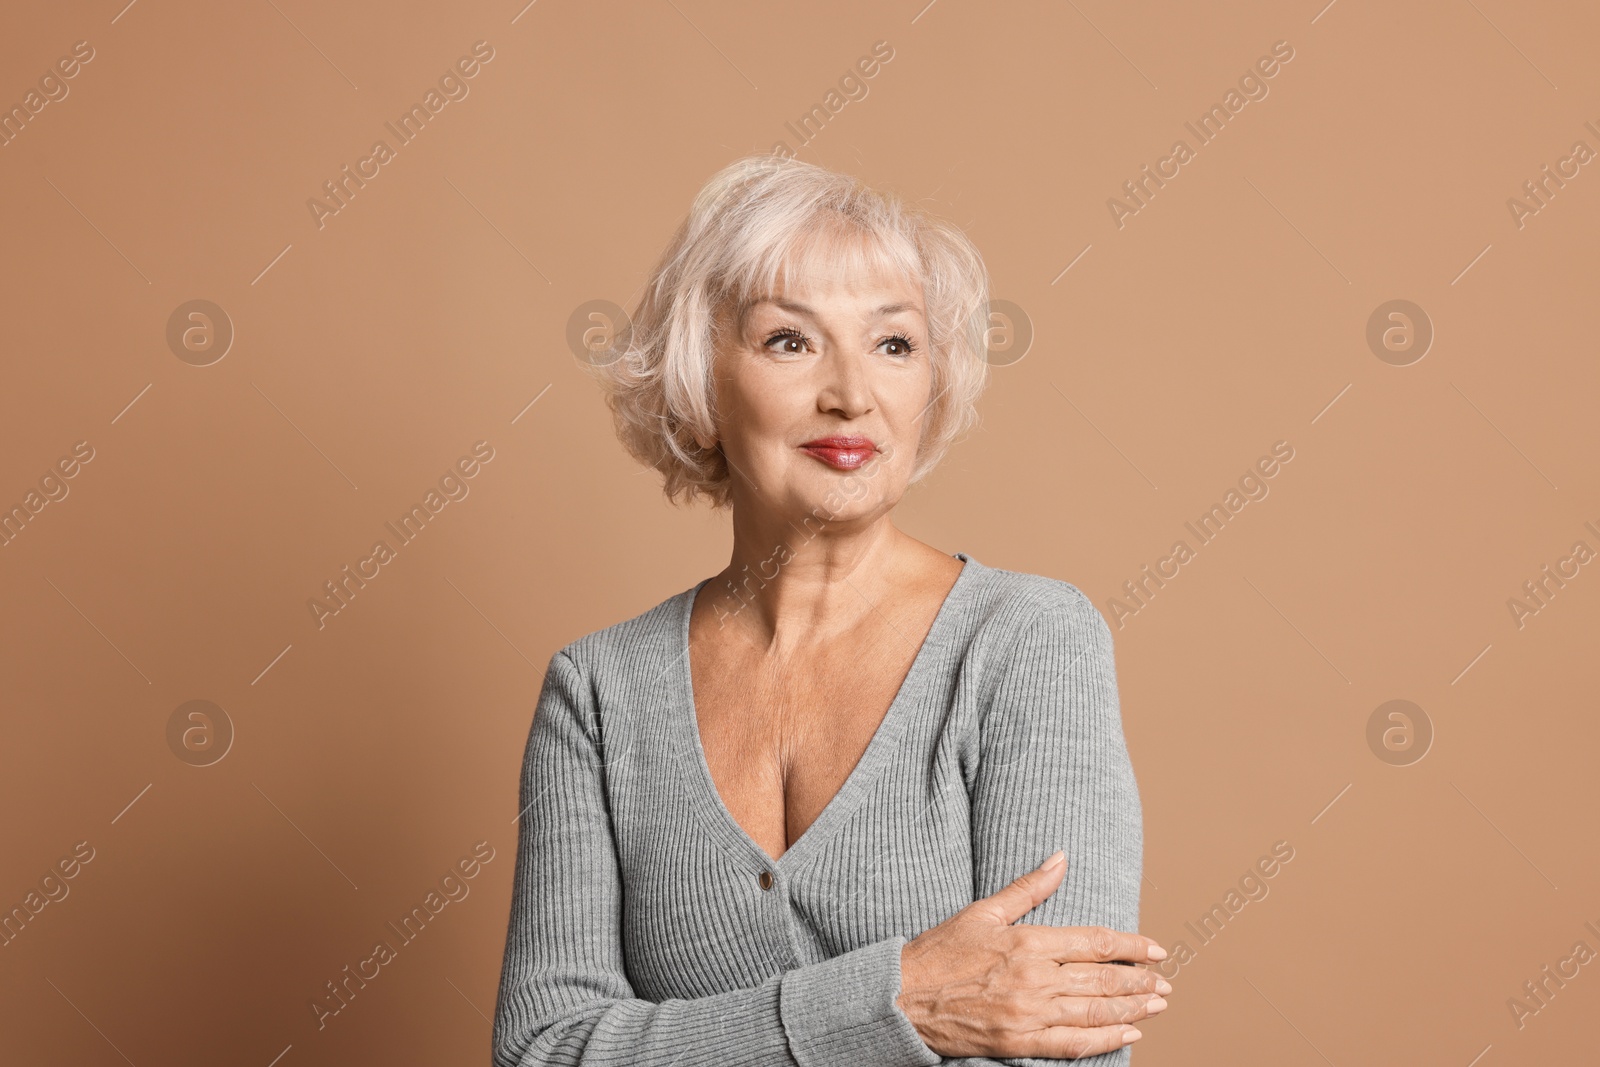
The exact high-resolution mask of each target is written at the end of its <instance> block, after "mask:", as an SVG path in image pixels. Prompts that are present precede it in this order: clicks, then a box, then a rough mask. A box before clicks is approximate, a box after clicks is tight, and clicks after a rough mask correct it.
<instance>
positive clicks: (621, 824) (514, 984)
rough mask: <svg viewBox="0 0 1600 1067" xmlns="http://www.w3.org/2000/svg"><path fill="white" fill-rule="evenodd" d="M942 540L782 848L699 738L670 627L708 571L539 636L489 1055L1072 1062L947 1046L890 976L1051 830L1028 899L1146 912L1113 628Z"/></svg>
mask: <svg viewBox="0 0 1600 1067" xmlns="http://www.w3.org/2000/svg"><path fill="white" fill-rule="evenodd" d="M956 555H957V558H959V559H961V560H962V561H963V567H962V570H961V573H960V575H959V577H958V578H957V579H956V582H955V585H954V586H953V587H952V588H951V590H950V592H949V594H948V596H947V597H946V599H945V602H944V604H943V605H942V606H941V608H940V609H939V613H938V615H937V616H936V617H935V619H934V622H933V627H932V629H931V631H930V632H929V634H928V636H927V639H926V641H925V642H924V643H923V645H922V647H921V649H920V650H919V651H918V653H917V655H916V658H915V660H914V661H913V662H912V665H911V669H910V672H909V674H908V675H907V676H906V679H905V681H904V682H903V683H902V685H901V687H900V690H899V692H898V694H897V695H896V696H895V698H894V700H893V702H892V703H891V704H890V706H889V710H888V712H887V714H886V716H885V718H884V720H883V723H882V725H881V726H880V727H879V728H878V731H877V733H876V734H874V735H873V738H872V740H871V742H870V744H869V745H868V746H867V749H866V751H865V753H864V754H863V755H862V757H861V760H860V762H859V763H858V764H857V765H856V767H855V769H854V770H853V771H852V772H851V774H850V776H849V778H848V779H847V780H846V781H845V783H844V786H843V788H841V789H840V791H839V793H838V794H837V795H836V796H834V798H833V799H832V801H830V802H829V803H828V805H827V807H826V808H824V809H823V811H822V813H821V815H819V816H818V818H817V820H816V821H815V822H814V823H812V825H811V826H810V827H808V828H807V829H806V832H805V833H804V834H802V835H801V837H800V839H799V840H798V841H796V842H795V843H794V844H793V845H792V846H791V847H790V848H789V850H788V851H787V852H785V853H784V854H783V856H782V857H780V858H779V859H778V860H776V861H774V860H773V859H772V858H771V857H770V856H768V855H767V854H766V852H765V851H763V850H762V849H761V847H760V846H759V845H757V844H756V843H755V842H754V841H753V840H751V838H750V837H749V835H747V834H746V833H745V832H744V831H743V830H742V829H741V828H740V827H739V825H738V823H737V822H735V821H734V819H733V817H732V815H731V814H729V812H728V809H727V807H726V806H725V805H724V804H723V803H722V800H721V797H720V796H719V794H718V793H717V791H716V789H715V787H714V785H713V784H712V779H711V773H710V770H709V767H708V765H707V763H706V760H705V754H704V750H703V749H702V748H701V746H700V735H699V731H698V728H697V726H696V723H695V718H694V715H695V712H694V696H693V692H692V683H691V677H690V673H689V658H688V647H689V646H688V637H689V611H690V607H691V606H692V605H693V603H694V596H695V594H696V593H697V592H698V591H699V589H700V586H702V585H704V584H705V582H704V581H702V582H700V583H699V584H697V585H696V586H694V587H693V588H691V589H687V590H685V591H684V592H682V593H679V594H677V595H676V596H673V597H671V598H670V599H668V600H665V601H663V602H661V603H660V604H658V605H656V606H655V607H653V608H651V609H650V610H649V611H646V612H644V613H643V614H641V615H638V616H635V617H634V618H632V619H629V620H627V621H625V622H620V623H617V624H616V625H614V626H610V627H607V628H606V629H603V630H599V631H596V632H595V633H592V634H589V635H588V636H586V637H582V638H580V639H578V640H577V641H574V642H572V643H571V644H570V645H568V646H567V647H566V648H564V649H562V650H561V651H560V652H557V653H556V654H555V655H554V656H552V657H551V660H550V667H549V671H548V673H547V674H546V676H545V680H544V687H543V690H542V691H541V693H540V696H539V703H538V707H537V709H536V711H535V714H534V716H533V725H532V728H531V730H530V731H529V735H528V743H527V748H526V750H525V752H524V756H523V762H522V778H521V793H520V810H521V825H520V831H519V834H520V836H519V839H518V843H517V857H516V869H515V872H514V875H513V883H512V900H511V918H510V923H509V928H508V933H507V938H506V951H505V959H504V966H503V969H502V971H501V977H500V992H499V1001H498V1004H497V1006H496V1009H495V1018H494V1063H495V1065H496V1067H514V1065H520V1067H535V1065H556V1064H584V1065H591V1067H597V1065H616V1067H622V1065H641V1067H642V1065H645V1064H650V1065H654V1067H740V1065H750V1067H912V1065H919V1067H921V1065H927V1067H931V1065H933V1064H962V1065H972V1067H976V1065H986V1064H995V1063H1007V1064H1019V1065H1020V1064H1027V1065H1030V1067H1031V1065H1045V1064H1055V1065H1060V1064H1062V1063H1066V1062H1069V1061H1065V1060H1058V1059H1048V1060H1046V1059H1004V1060H994V1059H988V1058H984V1057H961V1058H950V1059H946V1058H943V1057H940V1056H939V1055H938V1054H937V1053H935V1052H933V1051H932V1050H931V1049H929V1048H928V1047H927V1045H925V1044H923V1042H922V1039H921V1038H920V1037H919V1036H918V1035H917V1032H916V1029H915V1028H914V1027H913V1026H912V1025H911V1022H910V1020H909V1019H908V1018H907V1017H906V1015H905V1013H904V1012H902V1011H901V1010H900V1009H899V1008H898V1007H896V1006H895V1003H894V1001H895V998H896V997H897V996H898V995H899V993H900V950H901V948H902V946H904V945H905V943H906V942H907V941H908V940H910V939H911V938H913V937H915V936H916V935H917V934H919V933H921V932H922V931H924V930H927V929H929V928H930V927H933V926H936V925H938V924H939V923H940V922H942V921H944V920H945V919H947V918H949V917H950V916H951V915H952V914H954V913H955V912H956V911H958V910H959V909H960V908H962V907H963V906H965V905H967V904H969V903H971V902H972V901H973V900H976V899H978V898H980V897H984V896H988V895H989V894H991V893H994V892H996V891H997V890H999V889H1001V888H1002V887H1004V886H1005V885H1006V884H1007V883H1009V882H1011V881H1012V880H1013V879H1015V878H1017V877H1019V876H1020V875H1022V874H1024V873H1026V872H1027V871H1030V870H1032V869H1033V868H1035V867H1037V866H1038V865H1039V864H1040V863H1042V862H1043V861H1044V860H1045V858H1046V857H1048V856H1049V855H1050V854H1051V853H1052V852H1054V851H1055V850H1056V849H1058V848H1061V849H1065V850H1066V854H1067V860H1068V867H1067V874H1066V877H1065V879H1064V880H1063V882H1062V884H1061V887H1060V888H1059V889H1057V890H1056V892H1055V893H1054V894H1053V895H1052V896H1051V897H1050V898H1049V899H1048V900H1046V901H1045V902H1044V903H1043V904H1041V905H1039V907H1037V908H1035V909H1034V910H1033V911H1032V912H1030V913H1028V915H1026V916H1025V917H1024V918H1023V919H1022V920H1021V922H1023V923H1039V924H1044V925H1050V926H1089V925H1099V926H1109V927H1112V928H1114V929H1118V930H1127V931H1137V930H1138V928H1139V881H1140V877H1141V862H1142V855H1143V829H1142V820H1141V809H1140V803H1139V791H1138V787H1137V784H1136V783H1135V780H1134V774H1133V767H1132V765H1131V763H1130V762H1129V759H1128V752H1127V747H1126V745H1125V743H1124V741H1123V734H1122V719H1121V711H1120V707H1119V703H1118V698H1117V683H1116V668H1115V663H1114V660H1113V655H1112V641H1111V632H1110V630H1109V629H1108V628H1107V626H1106V623H1105V620H1104V619H1103V618H1102V617H1101V615H1100V613H1099V612H1098V611H1097V610H1096V609H1095V607H1094V605H1093V604H1092V603H1091V602H1090V601H1089V599H1088V598H1087V597H1086V596H1084V594H1083V593H1081V592H1080V591H1079V590H1078V589H1077V588H1076V587H1074V586H1072V585H1069V584H1067V583H1066V582H1062V581H1058V580H1056V579H1053V578H1046V577H1043V576H1040V575H1034V574H1024V573H1020V572H1015V571H1008V570H1002V569H1000V568H996V567H986V566H984V565H983V564H981V563H979V562H978V561H977V560H975V559H973V558H972V557H971V556H968V555H967V554H965V553H957V554H956ZM708 580H709V579H708ZM1131 1052H1132V1049H1131V1047H1128V1048H1122V1049H1119V1050H1117V1051H1115V1052H1110V1053H1106V1054H1104V1055H1102V1056H1097V1057H1091V1058H1088V1059H1084V1060H1079V1061H1076V1062H1078V1063H1083V1064H1097V1065H1102V1067H1104V1065H1107V1064H1117V1065H1124V1064H1126V1063H1127V1062H1128V1059H1129V1056H1130V1054H1131Z"/></svg>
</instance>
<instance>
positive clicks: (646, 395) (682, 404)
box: [590, 155, 989, 508]
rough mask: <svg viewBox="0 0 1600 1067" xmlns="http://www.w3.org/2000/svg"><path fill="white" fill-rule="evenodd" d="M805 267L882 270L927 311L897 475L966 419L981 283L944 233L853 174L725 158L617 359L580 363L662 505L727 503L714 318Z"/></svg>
mask: <svg viewBox="0 0 1600 1067" xmlns="http://www.w3.org/2000/svg"><path fill="white" fill-rule="evenodd" d="M818 262H827V263H829V264H830V266H839V265H843V266H845V267H846V268H847V269H852V270H863V269H870V268H872V267H886V268H888V269H890V270H892V271H895V272H898V273H900V274H902V275H904V276H905V277H907V278H910V279H913V280H916V281H919V282H920V283H921V285H922V290H923V296H924V300H925V303H926V313H927V323H928V334H929V348H930V350H931V351H930V357H931V360H932V364H933V396H932V399H931V402H930V404H929V406H928V408H927V410H926V411H925V412H924V414H923V418H924V419H925V420H926V424H925V426H924V428H923V432H922V435H921V442H920V444H919V446H918V449H917V455H916V457H915V463H914V464H913V467H912V471H911V477H910V481H911V482H912V483H915V482H917V481H919V480H921V479H922V478H923V477H924V476H925V475H927V474H928V472H929V471H931V470H932V469H933V468H934V467H935V466H936V465H937V464H938V462H939V461H940V460H941V459H942V458H943V457H944V454H945V452H946V451H948V450H949V447H950V445H951V444H953V443H954V442H955V441H956V440H957V439H958V438H959V437H961V436H962V435H963V434H965V433H966V432H967V431H968V430H969V429H971V428H972V427H973V426H974V425H975V424H976V423H977V421H978V413H977V400H978V396H979V395H980V394H981V393H982V392H983V389H984V387H985V386H986V385H987V384H988V371H989V365H988V362H987V361H986V359H985V355H986V351H987V335H988V325H989V275H988V270H987V268H985V266H984V264H983V259H982V257H981V256H980V255H979V254H978V250H977V248H976V247H975V246H974V245H973V244H972V242H971V240H969V239H968V238H967V236H966V234H964V233H962V232H961V230H960V229H958V228H957V227H956V226H955V225H953V224H951V223H949V222H946V221H945V220H943V219H940V218H937V217H935V216H932V215H929V214H927V213H925V212H923V211H921V210H919V209H916V208H913V207H910V206H909V205H907V204H906V203H905V202H904V201H903V200H901V199H900V198H899V197H897V196H895V195H893V194H888V193H883V192H880V191H878V190H876V189H873V188H871V187H869V186H867V185H866V184H865V183H863V182H862V181H860V180H859V179H857V178H853V177H851V176H849V175H844V174H838V173H835V172H833V171H830V170H826V169H824V168H822V167H819V166H816V165H815V164H812V163H806V162H802V161H800V160H797V159H792V158H785V157H782V156H771V155H755V156H747V157H744V158H742V159H738V160H735V161H734V162H732V163H730V164H729V165H728V166H726V167H724V168H723V169H722V170H720V171H718V172H717V173H716V174H714V175H712V177H711V179H710V180H709V181H707V182H706V184H705V185H704V186H703V187H702V188H701V189H700V192H699V193H698V194H697V195H696V196H695V198H694V202H693V204H692V205H691V206H690V208H689V214H688V217H687V218H685V219H684V221H683V223H682V224H681V225H680V226H679V227H678V230H677V233H676V234H675V235H674V236H673V238H672V240H671V242H670V243H669V244H668V246H667V248H666V250H665V251H664V252H663V253H662V255H661V258H660V260H659V262H658V263H657V264H656V267H655V269H654V271H653V272H652V274H651V276H650V280H649V283H648V284H647V285H646V286H645V291H644V294H643V295H642V296H641V297H640V299H639V303H638V306H637V308H636V309H635V310H634V311H633V313H632V317H631V323H630V324H629V325H628V327H627V328H626V336H624V337H619V338H618V340H617V342H616V358H615V359H613V360H611V361H610V362H608V363H596V364H591V365H590V366H591V370H592V372H593V373H594V374H595V376H596V378H597V379H598V380H599V382H600V384H601V387H602V389H603V390H604V392H605V395H606V403H607V405H608V406H609V407H610V409H611V413H612V416H613V420H614V422H615V424H616V430H617V436H618V437H619V438H620V439H621V441H622V444H623V447H625V448H626V449H627V450H628V452H629V454H630V455H632V456H633V457H634V458H635V459H637V460H639V461H640V462H641V463H644V464H646V465H647V466H651V467H656V468H658V469H659V470H661V472H662V474H663V476H664V483H663V485H662V490H663V492H665V493H666V496H667V499H669V500H671V501H673V502H674V503H676V502H677V499H678V496H679V495H680V494H683V495H684V496H686V497H687V498H688V499H689V500H690V501H692V500H693V499H694V497H695V496H697V495H699V496H704V497H706V498H707V499H708V500H709V501H710V502H711V504H712V506H713V507H715V508H723V507H727V506H729V505H730V504H731V498H730V493H729V488H730V486H729V472H728V465H727V461H726V460H725V459H724V457H723V455H722V451H721V449H720V448H718V447H713V448H710V449H702V448H701V447H700V446H699V444H698V442H697V441H696V439H695V434H696V432H697V431H698V433H699V434H700V435H701V436H703V437H704V438H706V439H710V440H714V439H715V438H716V436H717V433H716V429H715V425H716V419H715V387H714V383H713V379H712V374H711V371H712V365H713V355H714V352H715V350H716V341H717V337H718V322H719V316H722V315H725V314H728V315H731V318H732V321H734V322H738V321H739V319H740V316H741V315H742V313H743V311H744V309H745V308H747V307H749V306H750V305H752V304H754V303H756V302H758V301H760V300H762V299H765V298H767V297H769V296H771V295H772V294H774V293H776V292H778V291H779V289H780V287H781V285H782V283H783V279H785V278H787V277H804V276H805V275H806V274H807V272H808V270H809V269H810V268H811V267H812V266H813V265H815V264H816V263H818Z"/></svg>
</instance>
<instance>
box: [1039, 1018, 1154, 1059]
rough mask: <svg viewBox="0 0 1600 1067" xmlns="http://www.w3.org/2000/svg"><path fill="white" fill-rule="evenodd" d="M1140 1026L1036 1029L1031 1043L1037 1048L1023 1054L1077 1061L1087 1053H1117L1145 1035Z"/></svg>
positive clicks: (1091, 1054) (1092, 1054) (1089, 1054)
mask: <svg viewBox="0 0 1600 1067" xmlns="http://www.w3.org/2000/svg"><path fill="white" fill-rule="evenodd" d="M1143 1036H1144V1035H1143V1034H1141V1033H1140V1032H1139V1031H1138V1029H1137V1028H1135V1027H1132V1026H1125V1025H1117V1026H1095V1027H1089V1028H1087V1029H1085V1028H1083V1027H1077V1026H1052V1027H1050V1028H1048V1029H1045V1030H1040V1031H1037V1033H1036V1040H1035V1041H1033V1042H1030V1044H1033V1045H1034V1046H1035V1047H1033V1048H1029V1049H1028V1050H1027V1051H1025V1052H1023V1055H1024V1056H1040V1057H1044V1058H1045V1059H1051V1058H1054V1059H1063V1060H1077V1059H1082V1058H1083V1057H1085V1056H1098V1055H1100V1054H1101V1053H1102V1052H1114V1051H1116V1050H1117V1049H1119V1048H1121V1047H1122V1046H1124V1045H1131V1044H1133V1043H1134V1042H1135V1041H1137V1040H1139V1038H1141V1037H1143Z"/></svg>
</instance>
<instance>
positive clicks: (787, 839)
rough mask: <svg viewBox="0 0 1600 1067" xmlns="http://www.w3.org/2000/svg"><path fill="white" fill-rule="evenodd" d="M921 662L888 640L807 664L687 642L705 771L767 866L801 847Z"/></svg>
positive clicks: (811, 652) (844, 646) (854, 645)
mask: <svg viewBox="0 0 1600 1067" xmlns="http://www.w3.org/2000/svg"><path fill="white" fill-rule="evenodd" d="M882 629H884V630H887V628H882ZM915 654H916V649H915V648H913V647H907V646H906V645H904V644H903V643H901V642H898V641H892V640H875V641H874V640H871V639H867V640H859V641H850V642H841V643H840V644H839V645H837V646H834V647H830V648H813V649H808V650H807V652H806V654H805V656H804V658H803V659H796V658H792V657H791V658H788V659H785V658H781V657H775V656H772V655H768V654H763V653H760V652H756V651H753V650H750V649H748V648H745V649H741V648H740V647H738V646H737V645H735V644H733V643H731V642H726V641H724V642H718V641H716V640H715V639H714V638H711V637H708V638H706V639H705V640H704V641H703V642H701V643H699V644H698V645H696V644H695V643H694V642H691V655H690V666H691V672H692V675H693V683H694V698H695V719H696V725H697V728H698V731H699V736H700V746H701V750H702V751H703V753H704V755H705V760H706V765H707V767H708V768H709V769H710V771H711V778H712V781H713V783H714V784H715V786H716V789H717V793H718V794H719V796H720V797H721V799H722V802H723V804H724V806H725V807H727V809H728V812H729V814H731V815H732V816H733V818H734V821H736V822H737V823H738V824H739V825H740V827H741V828H743V830H744V831H745V833H746V834H747V835H748V836H749V837H750V838H751V840H753V841H754V842H756V844H758V845H759V846H760V847H761V848H762V849H763V850H764V851H765V852H766V853H767V854H768V855H769V856H772V857H773V858H774V859H776V858H777V857H779V856H781V855H783V854H784V853H785V852H786V851H788V849H789V848H790V846H792V845H793V844H794V843H795V842H796V841H798V840H799V839H800V837H801V836H802V835H803V834H804V833H805V832H806V830H807V829H808V828H809V827H810V826H811V824H812V823H814V822H815V821H816V819H817V817H818V816H819V815H821V814H822V812H823V810H824V809H826V808H827V806H828V803H829V802H830V801H831V800H832V799H833V797H834V796H835V795H836V794H838V792H839V790H840V789H841V788H842V787H843V786H844V784H845V782H846V781H847V780H848V779H849V777H850V775H851V773H852V772H853V771H854V770H855V768H856V767H857V766H858V765H859V764H860V762H861V760H862V757H863V755H864V754H865V753H866V751H867V749H868V746H869V745H870V744H871V743H872V739H873V737H874V736H875V735H876V734H877V732H878V730H879V728H880V727H881V726H882V724H883V720H884V718H885V716H886V715H887V714H888V713H889V711H890V708H891V706H892V705H893V704H894V701H895V697H896V695H897V693H898V692H899V690H900V687H901V685H902V683H903V682H904V680H905V677H906V674H907V672H908V671H909V670H910V668H911V664H912V661H913V659H914V657H915Z"/></svg>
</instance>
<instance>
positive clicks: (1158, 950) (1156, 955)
mask: <svg viewBox="0 0 1600 1067" xmlns="http://www.w3.org/2000/svg"><path fill="white" fill-rule="evenodd" d="M1149 956H1150V958H1151V959H1153V960H1164V959H1166V958H1167V950H1166V949H1164V948H1162V947H1161V946H1160V945H1151V946H1150V952H1149Z"/></svg>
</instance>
